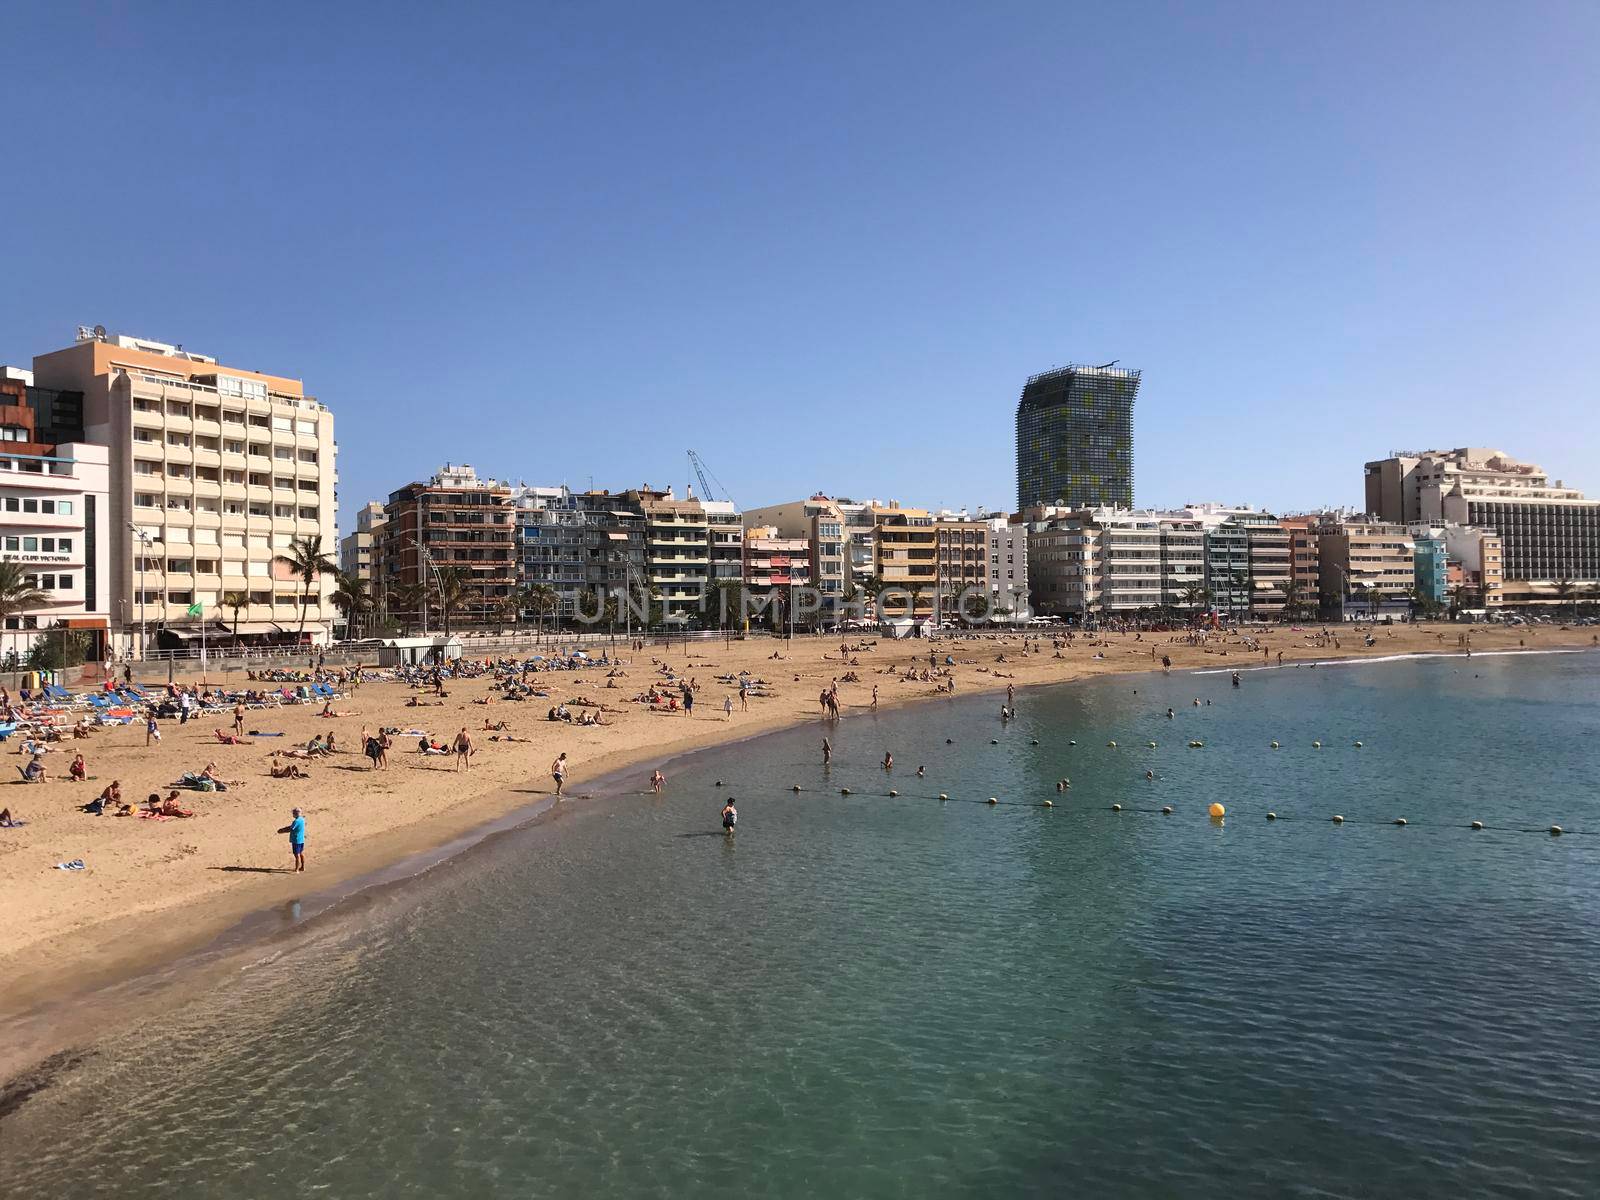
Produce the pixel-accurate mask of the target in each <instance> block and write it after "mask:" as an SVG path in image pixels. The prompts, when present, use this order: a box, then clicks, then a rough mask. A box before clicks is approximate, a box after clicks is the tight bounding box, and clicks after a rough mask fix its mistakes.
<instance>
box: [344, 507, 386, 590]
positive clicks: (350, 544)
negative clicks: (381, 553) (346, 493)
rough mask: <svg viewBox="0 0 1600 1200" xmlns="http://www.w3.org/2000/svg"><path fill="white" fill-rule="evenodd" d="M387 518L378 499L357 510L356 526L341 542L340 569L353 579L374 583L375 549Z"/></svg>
mask: <svg viewBox="0 0 1600 1200" xmlns="http://www.w3.org/2000/svg"><path fill="white" fill-rule="evenodd" d="M385 519H386V518H385V517H384V512H383V505H381V504H379V503H378V502H377V501H376V500H371V501H368V502H367V503H366V504H364V505H362V506H361V507H360V508H359V509H357V510H356V527H355V528H354V529H352V530H351V531H350V532H349V533H347V534H345V535H344V538H343V540H342V541H340V543H339V569H340V570H341V571H343V572H344V573H345V574H346V575H348V576H350V577H351V578H352V579H360V580H363V581H364V582H366V583H367V584H369V585H370V584H371V583H372V580H373V566H374V563H375V561H376V560H375V555H374V551H375V549H376V547H377V544H378V535H379V533H380V532H381V530H382V529H383V523H384V520H385Z"/></svg>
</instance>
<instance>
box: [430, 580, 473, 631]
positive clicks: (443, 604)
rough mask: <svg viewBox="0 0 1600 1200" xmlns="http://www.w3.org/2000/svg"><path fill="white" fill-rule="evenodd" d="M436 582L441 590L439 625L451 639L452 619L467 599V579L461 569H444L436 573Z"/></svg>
mask: <svg viewBox="0 0 1600 1200" xmlns="http://www.w3.org/2000/svg"><path fill="white" fill-rule="evenodd" d="M434 580H435V582H436V584H437V585H438V588H439V624H440V625H442V626H443V627H444V635H445V637H449V636H450V618H451V617H452V616H454V615H455V613H457V612H458V611H459V610H460V609H461V606H462V604H463V603H465V601H466V599H467V591H468V589H467V577H466V576H465V575H464V574H463V573H462V571H461V568H460V567H442V568H440V569H439V570H436V571H435V572H434Z"/></svg>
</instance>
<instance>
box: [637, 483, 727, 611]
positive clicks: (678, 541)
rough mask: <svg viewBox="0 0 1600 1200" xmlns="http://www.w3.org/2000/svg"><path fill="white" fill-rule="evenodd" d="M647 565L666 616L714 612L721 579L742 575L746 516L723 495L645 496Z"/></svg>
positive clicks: (657, 494)
mask: <svg viewBox="0 0 1600 1200" xmlns="http://www.w3.org/2000/svg"><path fill="white" fill-rule="evenodd" d="M641 507H642V508H643V510H644V526H645V530H644V532H645V570H646V573H647V575H648V578H649V582H650V590H651V593H652V596H653V597H655V598H657V599H659V601H660V602H661V607H662V615H663V616H664V617H665V618H666V619H667V620H669V621H674V622H689V621H695V620H697V618H699V617H700V615H701V614H702V613H704V614H706V616H707V617H708V618H710V617H711V616H713V615H714V613H715V611H716V606H715V604H714V602H713V601H712V600H711V599H710V593H711V591H712V589H713V587H714V586H715V585H716V584H717V583H718V582H722V581H731V582H738V581H739V580H740V579H742V578H743V575H744V519H743V518H742V517H741V516H740V515H739V513H738V511H737V510H736V509H735V508H734V507H733V505H732V503H730V502H729V501H727V500H698V499H696V498H695V497H694V496H693V495H692V494H691V495H689V496H687V497H686V498H685V499H682V500H679V499H677V498H675V497H674V496H673V494H672V492H671V490H670V489H669V490H668V491H667V492H665V493H664V494H662V493H656V494H654V496H653V497H652V498H649V499H645V500H644V501H643V502H642V505H641Z"/></svg>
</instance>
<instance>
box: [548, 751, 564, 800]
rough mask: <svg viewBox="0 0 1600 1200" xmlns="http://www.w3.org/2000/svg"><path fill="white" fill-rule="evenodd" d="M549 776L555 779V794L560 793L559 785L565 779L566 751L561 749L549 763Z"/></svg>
mask: <svg viewBox="0 0 1600 1200" xmlns="http://www.w3.org/2000/svg"><path fill="white" fill-rule="evenodd" d="M550 778H551V779H554V780H555V781H556V795H558V796H559V795H561V785H562V784H563V783H565V782H566V779H567V752H566V751H565V750H563V751H562V752H561V753H560V754H558V755H556V760H555V762H553V763H551V764H550Z"/></svg>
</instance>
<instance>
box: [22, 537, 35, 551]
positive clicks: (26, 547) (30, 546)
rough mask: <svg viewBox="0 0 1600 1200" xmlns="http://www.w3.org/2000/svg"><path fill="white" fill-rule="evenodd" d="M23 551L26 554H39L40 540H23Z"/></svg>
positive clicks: (32, 538)
mask: <svg viewBox="0 0 1600 1200" xmlns="http://www.w3.org/2000/svg"><path fill="white" fill-rule="evenodd" d="M22 549H23V552H24V553H26V554H37V553H38V552H39V539H38V538H36V537H25V538H23V539H22Z"/></svg>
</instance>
